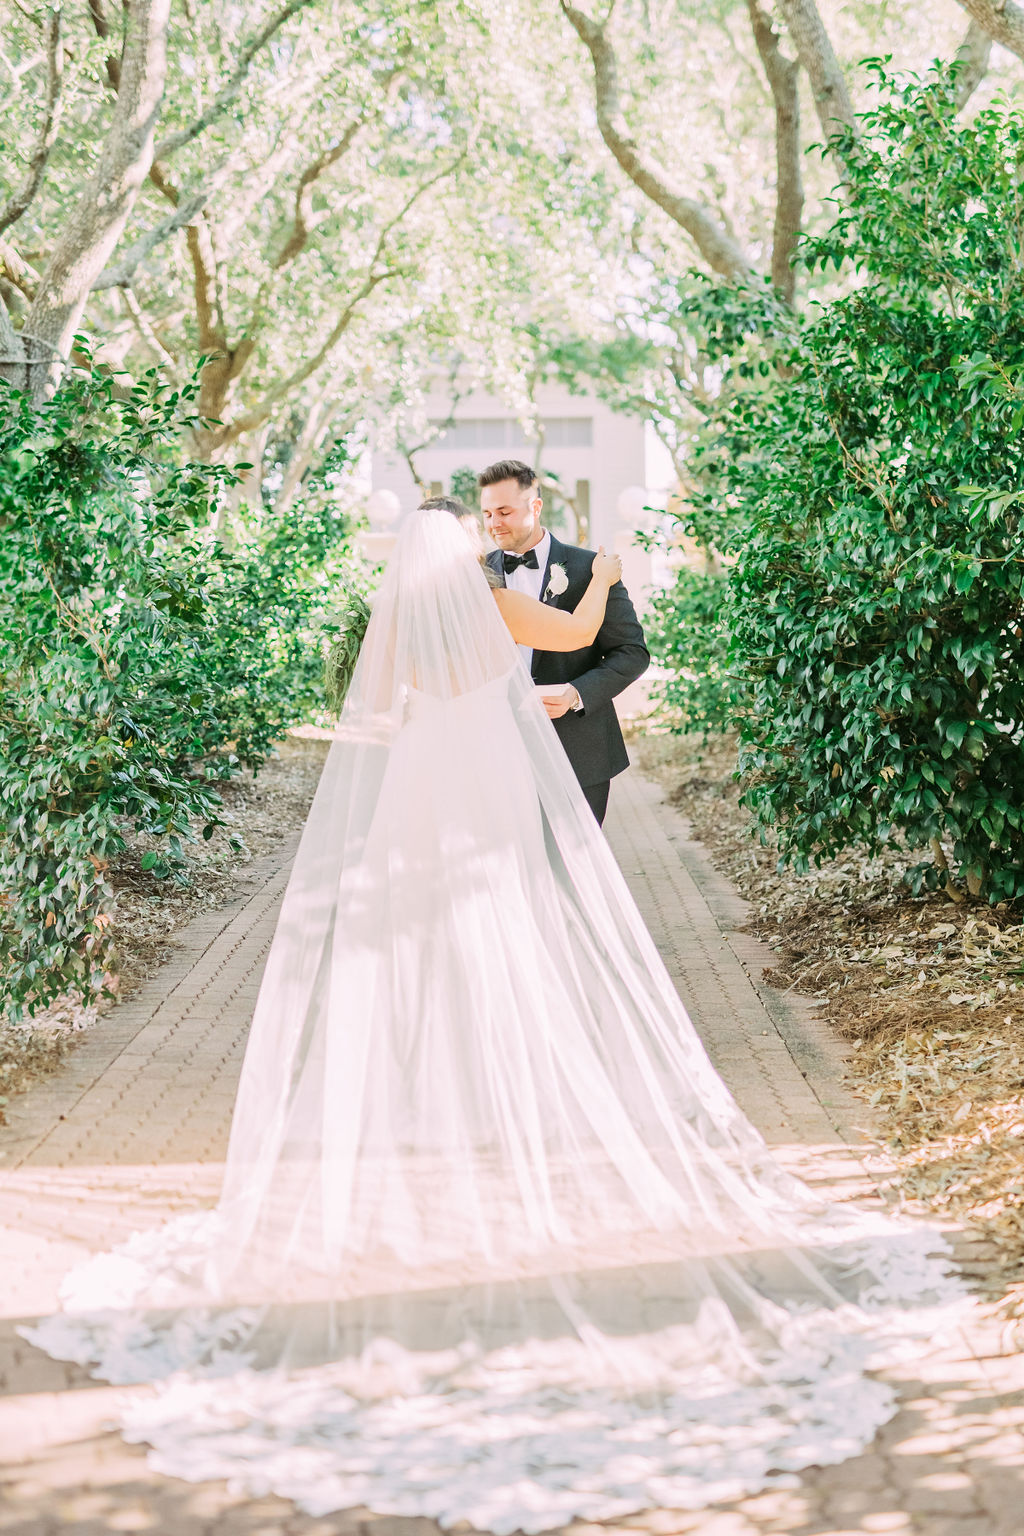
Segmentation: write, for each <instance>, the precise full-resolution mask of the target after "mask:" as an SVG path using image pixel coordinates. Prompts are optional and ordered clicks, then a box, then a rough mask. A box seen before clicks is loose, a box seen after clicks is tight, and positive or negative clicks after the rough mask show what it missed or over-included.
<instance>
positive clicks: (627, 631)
mask: <svg viewBox="0 0 1024 1536" xmlns="http://www.w3.org/2000/svg"><path fill="white" fill-rule="evenodd" d="M478 483H479V486H480V510H481V511H482V513H483V517H484V523H485V525H486V527H487V532H488V533H489V534H490V536H491V538H492V539H493V540H494V542H495V544H496V545H497V546H498V547H497V549H495V550H492V551H491V553H490V554H489V555H488V556H487V563H488V565H489V566H490V567H491V569H492V570H493V571H495V572H496V573H497V574H498V575H499V576H500V577H501V579H502V580H503V582H504V584H505V586H507V587H514V588H515V589H516V590H517V591H519V592H525V593H527V594H528V596H530V597H536V598H539V599H540V600H541V602H544V603H552V604H553V605H554V606H555V607H556V608H567V609H569V610H570V612H571V611H572V610H573V609H574V608H575V607H576V604H577V603H578V602H579V600H580V598H581V597H582V596H583V594H584V592H585V591H586V589H587V585H588V583H589V581H590V568H591V566H592V565H593V563H594V551H593V550H592V549H580V548H579V546H578V545H576V544H563V543H562V542H561V540H560V539H556V538H555V537H554V536H553V534H550V533H548V531H547V529H545V528H543V527H542V526H541V521H540V518H541V511H542V509H543V505H544V504H543V502H542V501H541V497H540V489H539V487H538V484H537V476H536V475H535V474H534V472H533V470H532V469H531V468H530V466H529V465H528V464H523V463H521V462H520V461H519V460H518V459H502V460H501V461H500V462H499V463H497V464H491V465H489V466H488V468H487V469H485V470H484V472H483V474H482V475H480V477H479V481H478ZM521 649H522V650H523V651H524V652H526V658H525V659H526V662H527V665H528V666H529V668H530V671H531V673H532V675H533V680H534V682H535V683H541V684H544V685H547V686H548V687H551V686H553V685H555V684H558V683H561V684H562V685H563V687H562V691H561V694H560V695H559V697H557V698H545V699H544V700H543V703H544V707H545V709H546V710H547V712H548V714H549V715H550V716H551V719H552V720H553V721H554V722H555V730H556V731H557V732H558V735H559V738H560V739H561V742H562V746H563V747H564V748H565V752H566V756H567V757H568V759H569V761H570V763H571V764H572V767H573V772H574V773H575V774H576V777H577V778H578V779H579V781H580V788H581V789H582V790H583V793H584V795H585V796H586V798H587V801H588V803H589V805H590V808H591V810H592V811H593V813H594V815H595V816H596V817H597V819H598V822H603V821H604V815H605V811H606V810H607V809H608V790H609V786H610V783H611V780H612V778H613V777H614V776H615V774H617V773H621V772H622V770H623V769H624V768H628V767H629V758H628V757H627V756H626V747H625V743H624V742H623V740H622V731H621V730H620V729H619V721H618V716H617V715H616V713H615V706H614V704H613V703H612V700H613V699H614V697H615V695H616V694H617V693H621V692H622V691H623V689H624V688H628V687H629V684H630V683H632V682H634V681H635V680H636V679H637V678H638V677H640V675H641V674H642V673H644V672H646V670H647V668H648V666H649V664H650V660H651V658H650V656H649V655H648V652H647V647H646V645H645V644H644V632H643V630H642V629H641V628H640V623H639V620H638V619H637V616H636V614H635V613H634V611H633V604H632V603H631V602H630V600H629V594H628V592H627V591H626V589H625V587H624V586H623V585H622V582H621V581H618V582H616V583H615V586H614V587H612V589H611V591H610V592H609V593H608V608H607V611H606V613H605V617H604V623H603V624H602V625H601V628H600V631H599V632H598V636H597V639H596V640H595V641H594V643H593V645H588V646H587V647H586V648H585V649H584V650H581V651H529V650H528V648H527V647H525V646H523V647H521Z"/></svg>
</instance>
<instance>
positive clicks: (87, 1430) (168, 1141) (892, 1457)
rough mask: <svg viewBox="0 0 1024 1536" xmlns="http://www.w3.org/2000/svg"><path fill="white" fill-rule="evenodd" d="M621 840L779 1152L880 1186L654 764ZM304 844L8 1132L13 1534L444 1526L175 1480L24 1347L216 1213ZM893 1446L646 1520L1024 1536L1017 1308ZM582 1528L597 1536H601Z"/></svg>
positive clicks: (102, 1028) (94, 1399)
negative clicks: (82, 1271) (109, 1269)
mask: <svg viewBox="0 0 1024 1536" xmlns="http://www.w3.org/2000/svg"><path fill="white" fill-rule="evenodd" d="M609 836H610V839H611V842H612V844H613V846H614V848H615V852H616V854H617V856H618V858H619V861H620V863H621V865H622V867H623V870H624V871H625V874H626V876H627V878H628V880H629V882H630V885H631V887H632V889H633V892H634V894H635V896H636V898H637V900H638V902H639V904H640V907H641V910H642V911H643V914H644V917H645V919H646V921H647V923H648V925H649V926H650V928H651V931H652V933H653V934H654V937H655V940H656V942H657V944H658V948H659V950H660V951H661V953H662V955H663V957H664V959H665V962H666V964H667V965H668V967H669V970H670V971H671V973H672V976H673V978H674V980H675V982H676V985H677V986H678V988H679V990H680V993H681V995H682V997H683V1000H684V1002H685V1003H686V1005H687V1007H688V1009H689V1010H690V1012H691V1015H692V1017H693V1018H694V1020H695V1022H696V1024H697V1026H698V1028H699V1029H700V1031H701V1034H702V1036H703V1038H704V1040H705V1043H706V1045H707V1048H708V1051H709V1052H710V1054H711V1056H712V1059H713V1060H714V1062H715V1064H716V1066H717V1067H718V1069H719V1071H720V1072H721V1073H722V1075H723V1076H724V1077H725V1079H726V1081H727V1082H728V1083H729V1086H730V1087H731V1089H732V1091H733V1092H734V1093H735V1095H736V1097H737V1098H738V1100H739V1102H740V1104H741V1105H742V1107H743V1109H744V1110H745V1111H746V1113H747V1114H748V1115H749V1116H750V1118H751V1119H752V1120H753V1121H754V1122H755V1123H756V1124H757V1125H758V1126H759V1127H760V1129H761V1130H762V1132H763V1133H764V1134H765V1136H766V1137H767V1138H768V1139H769V1141H771V1142H772V1143H773V1145H774V1146H775V1147H776V1148H777V1150H778V1154H779V1156H780V1157H782V1158H783V1159H784V1160H785V1161H786V1162H787V1164H788V1165H790V1166H791V1167H793V1168H795V1169H796V1170H797V1171H799V1172H800V1173H801V1174H802V1176H803V1177H805V1178H808V1179H811V1180H813V1181H814V1182H815V1183H817V1184H819V1185H824V1186H827V1187H829V1188H830V1190H831V1191H832V1192H833V1193H834V1194H835V1195H836V1196H845V1195H847V1194H849V1193H850V1192H859V1191H864V1190H868V1189H870V1188H872V1187H873V1185H874V1178H875V1177H876V1176H877V1172H878V1165H873V1164H872V1163H871V1161H870V1159H868V1160H865V1157H864V1149H863V1147H858V1145H857V1143H858V1139H859V1138H858V1133H857V1127H858V1125H862V1124H863V1123H864V1119H865V1111H864V1109H863V1106H861V1105H859V1104H858V1103H857V1102H856V1101H855V1100H854V1099H853V1098H852V1097H851V1096H850V1095H849V1094H848V1093H846V1092H845V1091H844V1089H843V1086H842V1058H841V1055H840V1052H839V1050H838V1047H837V1045H836V1044H835V1042H834V1041H832V1040H831V1039H830V1038H829V1036H828V1034H827V1032H826V1031H825V1029H824V1028H823V1026H821V1025H820V1024H819V1023H818V1022H817V1021H816V1020H815V1018H814V1014H813V1010H812V1009H810V1008H809V1007H807V1006H806V1005H804V1004H801V1003H800V1002H794V1001H793V1000H792V999H790V998H785V997H781V996H779V995H778V994H773V993H771V992H766V991H761V992H759V991H758V990H757V988H756V987H755V985H754V982H753V981H752V979H751V978H752V977H753V978H757V977H758V976H759V975H760V971H761V968H762V967H763V966H765V965H767V964H769V963H770V961H771V957H770V952H769V951H768V950H767V949H765V948H764V947H763V946H761V945H759V944H758V943H756V941H753V940H751V939H749V938H746V937H744V936H742V935H740V934H738V933H737V932H736V931H735V930H736V928H737V927H738V926H739V925H740V924H741V923H742V920H743V904H742V902H741V901H739V899H738V898H737V897H736V896H735V894H734V893H733V892H732V891H731V890H730V888H729V887H728V886H727V885H726V884H725V883H724V881H722V880H721V878H720V877H719V876H717V875H716V874H715V873H714V871H712V870H711V869H710V866H709V865H708V864H707V862H706V859H705V858H704V855H703V853H702V851H701V849H700V848H699V847H697V846H696V845H694V844H692V843H690V842H688V841H687V838H686V829H685V826H684V824H683V823H682V821H681V820H680V819H679V818H678V817H677V816H676V815H675V814H674V813H673V812H672V811H671V810H669V809H668V808H667V807H665V806H664V805H662V804H661V803H660V798H659V793H658V791H657V790H656V789H655V788H654V787H653V786H652V785H650V784H649V783H647V782H646V781H644V780H643V779H641V778H639V777H638V776H637V775H636V774H629V775H626V776H625V778H624V779H620V780H619V781H618V783H617V784H616V786H615V791H614V794H613V813H612V816H611V818H610V824H609ZM293 846H294V845H290V846H289V847H287V848H285V849H283V850H282V851H281V852H280V853H279V854H278V855H277V856H276V857H275V858H271V859H269V860H266V861H264V862H263V864H262V866H261V867H259V868H257V869H255V870H254V872H253V877H252V882H251V888H250V893H248V894H246V895H244V896H243V897H242V899H240V900H239V901H238V902H237V903H236V904H235V905H234V906H232V907H225V908H222V909H221V910H220V911H218V912H217V913H214V914H211V915H207V916H204V917H203V918H201V919H199V920H197V922H195V923H193V924H192V925H191V926H190V927H189V928H188V929H185V930H183V931H182V932H181V934H179V936H178V938H179V941H180V943H179V954H178V957H177V958H176V959H174V960H172V961H171V962H169V963H168V964H167V965H165V966H164V967H163V968H162V970H161V971H160V973H159V974H158V975H157V976H156V977H154V978H153V979H152V980H151V981H150V982H149V983H148V984H147V985H146V986H145V987H144V988H143V989H142V990H141V991H140V992H139V993H138V994H136V996H135V997H134V998H133V999H132V1000H131V1001H129V1002H128V1003H126V1004H124V1005H123V1006H122V1007H120V1008H118V1009H117V1010H115V1012H114V1013H112V1014H111V1015H110V1016H108V1017H107V1018H106V1019H105V1020H103V1021H102V1022H101V1023H100V1025H99V1026H98V1027H97V1028H96V1029H95V1030H94V1031H93V1033H92V1034H91V1035H90V1036H89V1037H88V1038H87V1039H85V1040H84V1041H83V1042H82V1044H81V1045H80V1046H79V1048H78V1049H77V1050H76V1051H75V1053H74V1054H73V1056H72V1057H71V1058H70V1059H69V1061H68V1062H67V1064H66V1065H65V1066H64V1067H63V1068H62V1070H61V1071H60V1072H59V1073H57V1074H56V1075H54V1076H53V1077H51V1078H49V1079H48V1080H46V1081H45V1082H44V1083H42V1084H40V1085H39V1086H38V1087H37V1088H35V1089H34V1090H33V1091H31V1092H30V1093H28V1094H26V1095H25V1096H24V1097H22V1098H20V1099H18V1100H16V1101H15V1102H14V1104H13V1105H12V1106H11V1110H10V1116H9V1119H10V1123H9V1125H8V1126H6V1127H4V1128H2V1129H0V1301H2V1303H3V1305H2V1306H0V1532H3V1533H8V1532H17V1533H19V1536H49V1533H51V1532H56V1531H60V1532H65V1531H67V1532H73V1533H77V1536H101V1533H103V1536H112V1533H114V1532H131V1531H150V1532H153V1533H155V1536H205V1533H216V1536H236V1533H238V1536H241V1533H249V1536H328V1533H331V1536H340V1533H344V1536H349V1533H351V1536H371V1533H372V1536H436V1527H435V1526H433V1524H432V1523H431V1522H429V1521H425V1520H421V1521H410V1520H394V1519H385V1518H381V1517H373V1516H366V1515H356V1514H353V1515H351V1516H345V1515H339V1516H332V1517H329V1518H326V1519H319V1520H314V1519H311V1518H310V1517H307V1516H303V1515H298V1514H296V1513H295V1511H294V1509H293V1508H292V1506H291V1505H288V1504H285V1503H284V1502H282V1501H281V1500H278V1499H275V1498H267V1499H258V1500H256V1499H247V1498H242V1497H239V1496H237V1495H234V1494H232V1493H230V1492H229V1491H228V1490H227V1489H226V1488H225V1487H224V1486H223V1485H220V1484H202V1485H197V1486H192V1485H189V1484H185V1483H181V1482H178V1481H174V1480H170V1479H165V1478H160V1477H158V1476H157V1475H156V1474H155V1473H153V1472H151V1471H150V1470H149V1469H148V1468H147V1466H146V1462H145V1457H144V1452H143V1451H142V1450H141V1449H140V1448H137V1447H132V1446H127V1445H125V1444H124V1443H123V1442H122V1441H121V1439H120V1437H119V1436H118V1435H116V1434H115V1433H113V1432H111V1431H109V1430H107V1429H105V1427H104V1426H105V1423H106V1422H107V1421H108V1420H109V1419H110V1416H111V1412H112V1405H113V1404H114V1403H115V1402H116V1400H117V1399H118V1398H119V1396H120V1395H121V1392H122V1390H123V1389H116V1388H110V1387H106V1386H102V1385H100V1384H98V1383H96V1382H93V1381H90V1380H89V1379H88V1378H87V1377H86V1376H85V1374H84V1373H83V1372H82V1371H80V1370H78V1369H77V1368H75V1367H71V1366H66V1365H61V1364H59V1363H57V1362H54V1361H52V1360H50V1359H49V1358H48V1357H46V1356H44V1355H42V1354H41V1353H40V1352H39V1351H37V1350H34V1349H32V1348H31V1347H30V1346H28V1345H27V1344H25V1343H24V1342H23V1341H21V1340H20V1339H18V1337H17V1334H16V1332H15V1329H16V1327H17V1324H18V1323H19V1322H21V1321H24V1320H26V1319H31V1318H33V1317H37V1316H39V1315H41V1314H45V1313H46V1312H47V1311H48V1310H49V1309H50V1308H51V1307H52V1306H53V1303H54V1299H55V1296H56V1290H57V1285H58V1282H59V1279H60V1276H61V1275H62V1274H63V1272H64V1271H65V1270H66V1269H67V1268H68V1267H69V1265H70V1264H71V1263H73V1262H74V1261H75V1259H76V1258H77V1257H79V1256H80V1255H82V1254H83V1253H84V1252H87V1251H89V1250H92V1249H96V1248H100V1247H106V1246H108V1245H109V1244H110V1243H111V1242H112V1241H116V1240H117V1239H118V1238H120V1237H122V1236H124V1235H125V1234H126V1233H128V1232H129V1231H131V1230H133V1229H134V1228H136V1227H139V1226H142V1225H146V1224H149V1223H152V1222H158V1221H161V1220H163V1219H164V1218H165V1217H166V1216H167V1215H168V1214H170V1213H171V1212H173V1211H177V1210H181V1209H184V1208H187V1207H189V1206H193V1205H196V1204H199V1203H206V1202H207V1201H208V1200H209V1199H210V1197H211V1195H212V1194H214V1193H215V1191H216V1189H217V1185H218V1182H219V1177H220V1159H222V1157H223V1154H224V1148H225V1145H226V1139H227V1129H228V1123H229V1119H230V1113H231V1105H232V1099H233V1094H234V1087H235V1082H236V1078H237V1073H238V1068H239V1065H240V1062H241V1056H242V1051H243V1049H244V1043H245V1034H246V1029H247V1026H248V1021H249V1017H250V1015H251V1011H252V1005H253V1000H254V998H255V994H256V989H257V987H258V984H259V976H260V971H261V968H262V964H263V961H264V958H265V955H266V952H267V948H268V946H269V943H270V939H271V935H272V932H273V925H274V920H275V914H276V910H277V905H278V902H279V901H280V897H281V893H282V891H283V888H284V883H285V878H286V871H287V865H288V862H289V860H290V858H291V854H292V851H293ZM900 1393H901V1402H902V1405H903V1406H902V1409H901V1411H900V1413H899V1414H898V1415H897V1417H896V1418H895V1419H894V1420H893V1421H892V1422H891V1423H890V1424H889V1425H887V1426H886V1427H885V1429H884V1430H883V1431H882V1432H881V1434H880V1435H879V1437H878V1439H877V1441H876V1443H875V1445H874V1446H873V1447H872V1448H871V1449H870V1451H869V1452H867V1453H866V1454H864V1455H863V1456H860V1457H857V1458H855V1459H854V1460H851V1461H849V1462H846V1463H845V1464H844V1465H842V1466H840V1467H834V1468H829V1469H825V1470H821V1471H817V1470H815V1469H811V1470H810V1471H809V1472H807V1473H805V1474H804V1475H803V1477H802V1478H801V1479H800V1480H799V1484H798V1486H794V1487H792V1488H788V1489H785V1490H781V1489H780V1490H776V1491H773V1492H771V1493H769V1494H764V1495H762V1496H760V1497H758V1498H751V1499H745V1500H742V1501H740V1502H739V1503H736V1504H733V1505H730V1506H729V1507H728V1508H726V1507H716V1508H714V1509H709V1510H707V1511H705V1512H703V1513H701V1514H699V1515H683V1514H676V1513H668V1512H655V1513H652V1514H649V1515H645V1516H642V1517H637V1518H636V1519H632V1520H628V1521H625V1522H623V1524H622V1525H621V1526H620V1527H617V1528H615V1529H620V1530H622V1531H625V1530H627V1529H628V1530H630V1531H634V1532H638V1531H639V1532H649V1533H651V1536H672V1533H675V1532H680V1533H684V1532H699V1533H700V1536H773V1533H785V1536H853V1533H863V1536H867V1533H878V1536H911V1533H919V1536H1021V1533H1024V1438H1022V1432H1024V1358H1022V1357H1021V1356H1018V1355H1015V1354H1013V1353H1012V1352H1010V1351H1009V1350H1008V1349H1007V1348H1006V1344H1005V1340H1004V1339H1003V1337H1002V1334H1001V1330H1000V1325H999V1321H998V1319H997V1317H996V1316H995V1315H994V1313H993V1312H992V1311H991V1310H983V1311H981V1312H979V1316H978V1319H977V1323H976V1325H974V1326H973V1327H972V1331H971V1336H970V1338H966V1337H965V1338H962V1339H961V1340H960V1341H959V1342H958V1343H957V1345H956V1346H955V1348H954V1349H953V1350H952V1351H951V1352H947V1353H946V1354H945V1355H943V1356H941V1357H940V1356H939V1355H938V1354H936V1356H935V1357H933V1358H932V1359H930V1360H929V1361H928V1362H926V1364H925V1366H924V1367H923V1368H922V1366H921V1365H920V1363H918V1364H917V1365H916V1366H915V1367H914V1369H913V1370H912V1371H908V1373H907V1375H906V1378H905V1379H903V1380H902V1381H901V1382H900ZM599 1529H600V1530H607V1529H610V1528H606V1527H601V1528H597V1527H594V1528H588V1527H584V1526H582V1525H581V1526H577V1527H575V1528H574V1533H575V1536H598V1530H599Z"/></svg>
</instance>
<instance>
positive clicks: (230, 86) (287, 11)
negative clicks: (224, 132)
mask: <svg viewBox="0 0 1024 1536" xmlns="http://www.w3.org/2000/svg"><path fill="white" fill-rule="evenodd" d="M310 3H311V0H288V3H287V5H285V6H284V7H283V9H281V10H280V11H278V13H277V15H276V16H272V17H271V18H270V20H269V21H268V22H267V24H266V26H264V27H263V28H262V29H261V30H260V31H259V32H257V33H256V36H255V37H253V38H250V40H249V42H248V43H246V45H245V47H244V48H243V49H242V52H241V53H240V54H239V57H238V63H237V64H236V65H235V69H234V73H233V74H232V75H231V77H230V79H228V80H227V81H226V82H225V84H224V85H222V86H221V88H220V90H219V91H218V92H217V94H216V96H215V97H214V98H213V100H212V101H211V102H210V105H209V106H208V107H207V108H206V110H205V111H204V112H201V113H200V114H199V116H198V117H197V118H196V119H195V120H194V122H192V123H190V124H189V126H188V127H187V128H180V129H179V130H178V132H177V133H172V134H169V135H168V137H167V138H166V139H161V141H160V143H159V144H158V145H157V146H156V149H155V150H154V152H153V159H154V160H166V159H167V157H168V156H169V155H173V154H175V153H176V152H177V151H178V150H179V149H182V148H183V147H184V146H185V145H186V144H191V143H192V140H193V139H198V137H199V135H200V134H201V133H205V132H206V130H207V128H209V126H210V124H211V123H212V122H214V121H215V120H216V119H217V118H218V117H219V116H220V115H221V113H222V112H224V111H226V109H227V108H228V107H230V105H231V103H232V102H233V101H234V100H235V99H236V97H237V96H238V93H239V91H240V90H241V89H242V86H243V85H244V84H245V77H246V76H247V75H248V73H249V67H250V65H251V64H252V61H253V59H254V58H255V57H256V55H257V54H258V53H259V51H260V49H261V48H265V47H266V45H267V43H269V41H270V39H271V38H272V37H273V36H274V33H275V32H278V31H280V29H281V28H282V27H283V26H284V24H285V22H286V21H290V20H291V18H292V17H293V16H294V15H296V13H297V12H298V11H301V10H303V9H304V8H305V7H306V6H307V5H309V4H310Z"/></svg>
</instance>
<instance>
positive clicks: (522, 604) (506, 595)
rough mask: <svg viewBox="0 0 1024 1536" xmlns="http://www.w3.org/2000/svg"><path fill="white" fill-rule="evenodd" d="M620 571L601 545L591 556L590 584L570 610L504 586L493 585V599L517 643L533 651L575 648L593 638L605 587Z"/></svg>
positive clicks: (619, 563)
mask: <svg viewBox="0 0 1024 1536" xmlns="http://www.w3.org/2000/svg"><path fill="white" fill-rule="evenodd" d="M621 575H622V561H621V560H620V559H619V557H618V555H606V554H605V552H604V550H603V549H602V550H599V551H598V553H597V554H596V555H595V556H594V567H593V570H592V572H591V576H590V585H589V586H588V587H587V590H586V591H585V592H584V594H583V596H582V597H581V598H580V600H579V602H578V603H577V604H576V607H575V609H574V611H573V612H572V613H570V612H568V611H567V610H566V609H564V608H552V607H551V606H550V605H549V604H548V603H539V602H537V600H536V598H533V597H527V595H526V593H525V592H513V591H511V590H510V589H509V588H508V587H496V588H495V589H494V600H495V602H496V603H497V604H498V609H499V611H500V613H501V616H502V618H503V619H504V620H505V623H506V624H507V625H508V627H509V629H510V630H511V632H512V638H513V640H515V641H516V643H517V644H518V645H531V646H532V647H533V649H534V650H535V651H579V650H582V649H583V647H584V646H587V645H590V644H592V643H593V641H594V640H595V638H596V636H597V632H598V630H599V629H600V628H601V625H602V623H603V621H604V610H605V607H606V605H607V602H608V591H609V588H610V587H613V586H614V585H615V583H616V582H617V581H618V579H619V577H620V576H621Z"/></svg>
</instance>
